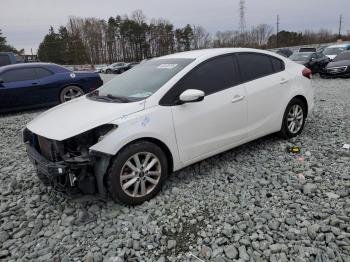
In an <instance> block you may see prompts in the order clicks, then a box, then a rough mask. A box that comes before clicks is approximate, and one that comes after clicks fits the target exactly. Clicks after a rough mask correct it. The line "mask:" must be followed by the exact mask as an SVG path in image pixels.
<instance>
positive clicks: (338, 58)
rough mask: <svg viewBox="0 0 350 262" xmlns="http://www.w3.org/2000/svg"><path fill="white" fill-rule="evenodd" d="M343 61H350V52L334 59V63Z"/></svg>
mask: <svg viewBox="0 0 350 262" xmlns="http://www.w3.org/2000/svg"><path fill="white" fill-rule="evenodd" d="M343 60H350V52H343V53H341V54H339V55H337V56H336V57H335V58H334V59H333V61H334V62H337V61H343Z"/></svg>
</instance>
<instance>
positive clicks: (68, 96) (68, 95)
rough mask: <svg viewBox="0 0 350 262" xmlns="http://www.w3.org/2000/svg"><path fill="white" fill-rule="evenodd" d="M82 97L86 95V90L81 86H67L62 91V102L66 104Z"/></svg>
mask: <svg viewBox="0 0 350 262" xmlns="http://www.w3.org/2000/svg"><path fill="white" fill-rule="evenodd" d="M82 95H84V90H83V89H81V88H80V87H79V86H66V87H65V88H63V89H62V91H61V94H60V102H61V103H64V102H67V101H70V100H72V99H74V98H77V97H79V96H82Z"/></svg>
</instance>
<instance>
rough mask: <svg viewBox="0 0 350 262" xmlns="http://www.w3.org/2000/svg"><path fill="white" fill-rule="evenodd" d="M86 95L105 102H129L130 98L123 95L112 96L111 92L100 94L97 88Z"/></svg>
mask: <svg viewBox="0 0 350 262" xmlns="http://www.w3.org/2000/svg"><path fill="white" fill-rule="evenodd" d="M88 97H90V98H93V99H94V100H103V101H107V102H119V103H129V102H131V100H130V99H128V98H127V97H124V96H114V95H112V94H107V95H100V94H99V92H98V90H95V91H93V92H91V93H90V94H88Z"/></svg>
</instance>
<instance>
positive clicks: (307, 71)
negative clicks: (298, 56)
mask: <svg viewBox="0 0 350 262" xmlns="http://www.w3.org/2000/svg"><path fill="white" fill-rule="evenodd" d="M303 76H305V77H307V78H309V79H311V77H312V71H311V70H310V69H309V68H306V67H305V68H304V69H303Z"/></svg>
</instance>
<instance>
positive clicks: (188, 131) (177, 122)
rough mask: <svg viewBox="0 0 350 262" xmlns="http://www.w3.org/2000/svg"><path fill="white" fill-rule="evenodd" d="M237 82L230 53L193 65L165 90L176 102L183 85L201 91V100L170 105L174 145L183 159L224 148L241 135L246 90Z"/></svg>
mask: <svg viewBox="0 0 350 262" xmlns="http://www.w3.org/2000/svg"><path fill="white" fill-rule="evenodd" d="M238 84H239V75H238V70H237V67H236V64H235V61H234V57H233V55H225V56H220V57H216V58H214V59H211V60H209V61H206V62H204V63H202V64H200V65H199V66H197V67H196V68H195V69H193V70H192V71H191V72H189V73H188V74H187V75H186V76H185V77H184V78H183V79H182V80H180V82H179V83H178V84H177V85H176V86H175V87H174V88H173V89H172V90H170V92H169V93H168V94H167V95H168V96H169V97H170V98H171V99H170V101H173V102H176V101H178V98H179V96H180V94H181V93H182V92H183V91H185V90H187V89H198V90H202V91H203V92H204V93H205V98H204V100H203V101H200V102H194V103H186V104H181V105H177V104H176V103H174V104H173V106H172V113H173V122H174V127H175V132H176V138H177V143H178V149H179V152H180V157H181V160H182V161H183V162H184V163H186V162H190V161H193V160H195V159H198V158H204V157H206V156H209V155H211V154H214V153H216V152H218V151H221V150H223V149H227V148H229V147H230V145H233V144H237V143H239V142H240V141H241V140H242V139H243V138H244V137H245V135H246V132H245V128H246V123H247V103H246V100H245V96H246V92H245V89H244V87H243V86H240V85H238ZM167 95H166V96H167Z"/></svg>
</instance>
